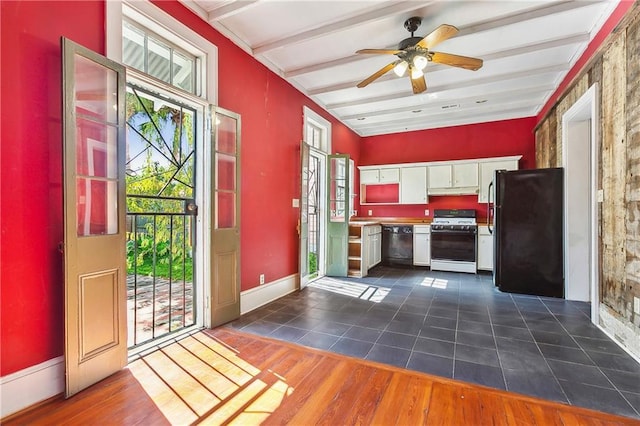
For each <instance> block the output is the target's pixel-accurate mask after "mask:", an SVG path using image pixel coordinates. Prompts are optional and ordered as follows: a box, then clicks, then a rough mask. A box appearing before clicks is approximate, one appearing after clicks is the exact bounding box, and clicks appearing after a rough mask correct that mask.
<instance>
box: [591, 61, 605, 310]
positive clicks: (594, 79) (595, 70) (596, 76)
mask: <svg viewBox="0 0 640 426" xmlns="http://www.w3.org/2000/svg"><path fill="white" fill-rule="evenodd" d="M602 61H603V59H602V55H598V58H597V59H596V60H595V61H594V62H593V65H592V67H591V68H590V69H589V87H591V86H592V85H594V84H595V85H597V87H598V90H597V92H596V102H597V104H598V105H602ZM597 110H598V111H597V113H598V117H597V120H598V126H599V128H598V134H597V135H596V140H595V141H594V143H595V144H596V147H595V152H597V153H600V152H602V134H603V128H604V127H603V126H604V125H603V123H604V121H603V119H602V108H598V109H597ZM601 164H602V159H601V158H599V160H598V166H600V167H596V174H597V175H596V188H598V189H602V167H601ZM602 206H603V203H598V206H597V214H598V243H597V244H598V253H599V255H598V282H599V283H603V282H604V277H603V275H602V253H603V247H604V246H603V243H602ZM598 292H599V299H600V300H602V299H603V291H602V286H600V288H599V289H598Z"/></svg>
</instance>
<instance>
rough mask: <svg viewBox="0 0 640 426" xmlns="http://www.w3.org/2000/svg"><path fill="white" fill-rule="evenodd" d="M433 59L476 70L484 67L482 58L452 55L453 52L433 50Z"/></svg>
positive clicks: (437, 61)
mask: <svg viewBox="0 0 640 426" xmlns="http://www.w3.org/2000/svg"><path fill="white" fill-rule="evenodd" d="M431 53H432V54H433V55H432V56H431V61H433V62H436V63H439V64H443V65H451V66H452V67H459V68H464V69H466V70H472V71H475V70H477V69H479V68H480V67H482V59H478V58H470V57H468V56H460V55H452V54H451V53H442V52H431Z"/></svg>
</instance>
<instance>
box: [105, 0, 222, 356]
mask: <svg viewBox="0 0 640 426" xmlns="http://www.w3.org/2000/svg"><path fill="white" fill-rule="evenodd" d="M105 4H106V6H105V7H106V28H107V30H106V32H107V34H106V39H107V49H106V50H107V57H108V58H109V59H112V60H114V61H117V62H120V63H122V21H123V18H125V17H126V18H127V19H128V20H130V21H133V22H136V23H138V24H139V25H140V26H142V27H144V28H148V29H149V30H150V31H152V32H154V33H156V34H157V35H159V36H161V37H162V38H164V39H165V40H167V41H169V42H171V43H173V44H174V45H176V46H178V47H180V48H181V49H183V50H185V51H186V52H189V53H190V54H192V55H193V56H195V57H197V58H200V60H199V61H198V62H199V64H200V69H199V70H197V71H196V73H197V76H198V78H199V79H200V81H199V82H198V84H197V85H196V87H201V92H200V93H201V96H199V97H198V96H194V95H193V94H191V93H189V92H186V91H184V90H182V89H180V88H178V87H175V86H172V85H169V84H167V83H166V82H163V81H160V80H158V79H155V78H153V77H151V76H148V75H146V74H143V73H142V72H139V71H137V70H133V69H127V80H130V81H132V82H134V83H138V84H140V83H142V84H143V85H144V84H145V83H146V84H151V85H156V86H158V87H159V88H161V89H162V90H165V91H167V92H170V93H173V94H174V95H175V96H176V97H178V98H183V99H187V100H190V101H191V103H192V104H193V105H194V106H195V107H196V109H197V110H198V115H199V117H198V119H199V122H200V123H202V124H201V125H200V126H198V129H196V132H198V133H199V134H200V135H201V137H198V136H196V138H197V142H196V143H197V145H196V149H197V152H198V153H199V155H198V156H197V164H196V167H197V170H198V173H197V175H196V179H197V180H196V200H197V202H198V203H199V204H200V205H199V214H198V216H197V220H196V227H197V231H196V232H197V235H198V237H199V238H201V239H200V240H198V241H197V244H198V249H197V250H196V259H195V260H196V262H197V264H199V265H202V266H201V267H198V268H196V280H197V283H198V284H197V287H198V289H199V290H200V291H201V292H202V294H201V299H200V300H199V301H198V302H199V303H198V306H196V309H197V318H198V320H197V323H196V326H204V327H210V325H211V310H210V309H211V308H210V306H209V304H208V303H207V302H208V300H209V298H210V291H211V286H210V283H209V279H208V277H210V276H211V271H210V264H211V262H210V259H211V250H210V247H211V232H210V230H211V212H210V211H209V210H210V209H209V208H208V206H209V205H210V203H209V200H210V197H211V195H210V194H212V192H213V190H212V185H211V173H212V171H211V167H212V165H211V164H210V162H211V161H210V158H211V131H210V128H211V124H210V117H211V111H210V108H209V107H210V105H217V103H218V49H217V47H216V46H215V45H213V44H212V43H211V42H210V41H209V40H207V39H205V38H204V37H202V36H201V35H200V34H198V33H196V32H195V31H193V30H192V29H190V28H189V27H187V26H186V25H184V24H183V23H182V22H180V21H178V20H177V19H175V18H174V17H172V16H170V15H169V14H167V13H166V12H164V11H163V10H161V9H159V8H158V7H157V6H155V5H153V4H152V3H151V2H150V1H148V0H126V1H115V0H110V1H107V2H105ZM198 104H200V106H201V108H198V107H197V105H198ZM201 114H202V115H201ZM205 123H207V124H206V125H205ZM169 337H171V338H172V337H174V336H169ZM158 343H159V341H155V342H154V343H151V344H158Z"/></svg>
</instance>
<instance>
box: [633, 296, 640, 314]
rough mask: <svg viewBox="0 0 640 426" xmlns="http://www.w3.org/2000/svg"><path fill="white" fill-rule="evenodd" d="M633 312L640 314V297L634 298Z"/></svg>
mask: <svg viewBox="0 0 640 426" xmlns="http://www.w3.org/2000/svg"><path fill="white" fill-rule="evenodd" d="M633 312H635V313H636V314H640V297H634V298H633Z"/></svg>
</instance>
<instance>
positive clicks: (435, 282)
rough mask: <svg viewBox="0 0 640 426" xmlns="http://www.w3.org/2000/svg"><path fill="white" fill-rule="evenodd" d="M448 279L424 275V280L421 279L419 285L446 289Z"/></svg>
mask: <svg viewBox="0 0 640 426" xmlns="http://www.w3.org/2000/svg"><path fill="white" fill-rule="evenodd" d="M448 282H449V281H448V280H445V279H442V278H430V277H426V278H425V279H424V280H422V282H421V283H420V285H421V286H423V287H433V288H439V289H442V290H444V289H446V288H447V283H448Z"/></svg>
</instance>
